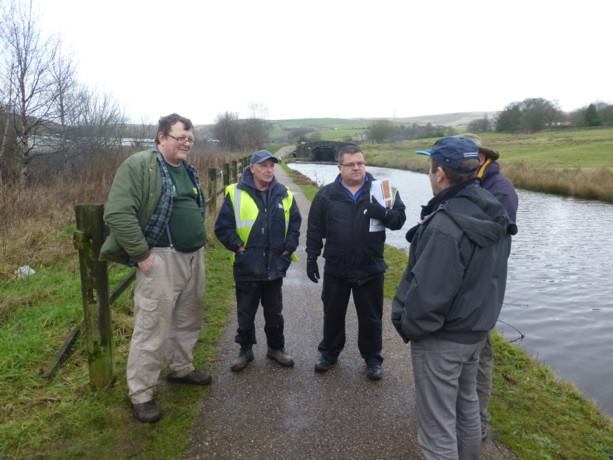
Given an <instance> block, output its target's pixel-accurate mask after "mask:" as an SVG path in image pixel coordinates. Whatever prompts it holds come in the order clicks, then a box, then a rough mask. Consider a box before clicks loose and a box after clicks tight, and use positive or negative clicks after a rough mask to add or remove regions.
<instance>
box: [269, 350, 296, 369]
mask: <svg viewBox="0 0 613 460" xmlns="http://www.w3.org/2000/svg"><path fill="white" fill-rule="evenodd" d="M266 357H267V358H269V359H272V360H273V361H276V362H278V363H279V364H281V366H284V367H294V358H292V357H291V356H290V355H288V354H287V353H285V350H284V349H280V350H273V349H272V348H269V349H268V353H266Z"/></svg>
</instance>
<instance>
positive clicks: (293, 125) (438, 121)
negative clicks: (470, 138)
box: [196, 112, 498, 142]
mask: <svg viewBox="0 0 613 460" xmlns="http://www.w3.org/2000/svg"><path fill="white" fill-rule="evenodd" d="M497 114H498V112H457V113H442V114H435V115H420V116H417V117H396V118H296V119H289V120H268V121H269V122H270V124H271V125H272V129H271V131H270V133H269V135H270V140H271V141H272V142H286V141H287V140H288V139H297V138H298V137H299V136H300V135H312V133H318V134H319V136H320V137H321V139H323V140H339V141H340V140H347V139H354V140H357V139H360V138H361V137H363V133H364V132H365V131H366V130H367V129H368V126H369V125H371V124H372V123H373V122H374V121H376V120H383V119H386V120H390V121H392V122H394V123H397V124H405V125H409V124H414V123H416V124H419V125H427V124H428V123H430V124H432V125H435V126H449V127H452V128H455V129H457V130H462V128H465V127H466V126H467V125H468V124H469V123H470V122H471V121H473V120H477V119H480V118H484V117H486V116H487V117H488V118H489V119H490V120H494V119H495V117H496V115H497ZM212 128H213V125H199V126H197V127H196V129H197V130H198V136H199V137H205V138H208V137H212V136H213V134H212Z"/></svg>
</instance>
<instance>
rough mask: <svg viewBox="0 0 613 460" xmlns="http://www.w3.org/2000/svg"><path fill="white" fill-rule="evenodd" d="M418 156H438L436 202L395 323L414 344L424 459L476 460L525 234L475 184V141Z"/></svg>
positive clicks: (446, 142)
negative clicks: (486, 368)
mask: <svg viewBox="0 0 613 460" xmlns="http://www.w3.org/2000/svg"><path fill="white" fill-rule="evenodd" d="M418 153H423V154H425V155H429V156H430V168H429V177H430V183H431V185H432V191H433V193H434V197H433V198H432V200H430V202H429V203H428V205H427V206H425V207H424V209H423V212H422V216H421V217H422V220H421V222H420V223H419V224H418V226H417V227H415V228H413V229H411V230H410V231H409V233H408V234H407V238H409V239H410V243H411V246H410V252H409V263H408V266H407V269H406V270H405V273H404V275H403V276H402V279H401V281H400V285H399V286H398V289H397V291H396V295H395V297H394V301H393V303H392V322H393V324H394V326H395V327H396V329H397V331H398V333H399V334H400V336H401V337H402V338H403V339H404V340H405V342H408V341H411V360H412V365H413V375H414V379H415V395H416V408H417V421H418V443H419V445H420V447H421V449H422V453H423V455H424V457H425V458H426V459H428V460H434V459H457V458H462V459H475V460H476V459H478V458H479V452H480V444H481V437H480V435H481V430H480V419H479V402H478V398H477V388H476V386H477V366H478V359H479V350H480V349H481V348H482V346H483V342H484V341H485V339H486V337H487V334H488V332H489V331H490V330H491V329H492V328H493V327H494V325H495V324H496V320H497V319H498V315H499V313H500V309H501V307H502V301H503V299H504V292H505V288H506V277H507V258H508V255H509V250H510V244H511V237H510V235H511V234H514V233H515V232H516V231H517V228H516V227H515V224H514V223H513V222H511V221H510V219H509V217H508V215H507V213H506V211H505V210H504V208H503V207H502V205H501V204H500V203H499V202H498V200H497V199H496V198H495V197H494V196H493V195H492V194H491V193H489V192H487V191H486V190H484V189H483V188H481V187H479V185H478V183H477V181H476V179H475V178H474V176H475V172H476V171H477V169H478V167H479V152H478V148H477V145H476V144H475V143H474V142H472V141H470V140H468V139H464V138H456V137H445V138H442V139H439V140H438V141H437V142H436V143H435V144H434V146H433V148H432V149H431V150H427V151H421V152H418Z"/></svg>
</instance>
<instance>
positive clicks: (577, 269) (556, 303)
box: [291, 164, 613, 415]
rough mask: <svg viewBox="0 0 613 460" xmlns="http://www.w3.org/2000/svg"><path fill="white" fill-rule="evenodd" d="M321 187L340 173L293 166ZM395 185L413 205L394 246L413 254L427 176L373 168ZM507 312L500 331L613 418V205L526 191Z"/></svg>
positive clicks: (326, 167)
mask: <svg viewBox="0 0 613 460" xmlns="http://www.w3.org/2000/svg"><path fill="white" fill-rule="evenodd" d="M291 167H292V168H294V169H296V170H298V171H300V172H302V173H303V174H305V175H306V176H308V177H310V178H312V179H314V180H316V181H317V182H318V183H320V184H325V183H328V182H330V181H332V180H333V179H334V178H335V177H336V175H337V174H338V168H337V167H336V166H334V165H313V164H292V165H291ZM368 170H369V171H370V172H371V173H372V174H373V175H374V176H375V177H376V178H378V179H383V178H389V179H390V180H391V181H392V184H393V185H394V186H395V187H397V188H398V190H399V192H400V195H401V197H402V199H403V201H404V202H405V204H406V205H407V222H406V224H405V227H404V228H403V229H402V230H400V231H395V232H388V239H387V241H388V243H389V244H392V245H393V246H396V247H398V248H403V249H405V250H406V249H408V243H407V242H406V240H405V239H404V234H405V232H406V230H408V229H409V228H410V227H411V226H412V225H414V223H415V222H416V221H417V219H418V218H419V213H420V210H421V205H423V204H425V203H427V201H428V200H429V199H430V198H431V196H432V191H431V189H430V183H429V181H428V178H427V176H426V175H425V174H417V173H412V172H409V171H401V170H396V169H388V168H375V167H369V168H368ZM517 224H518V227H519V233H518V234H517V235H516V236H515V237H514V239H513V247H512V252H511V258H510V259H509V277H508V287H507V294H506V297H505V305H504V307H503V309H502V313H501V316H500V319H501V320H502V322H499V324H498V326H497V329H498V330H499V331H500V332H502V334H503V335H505V337H507V338H508V339H510V340H513V339H516V338H517V337H518V335H519V333H518V332H517V329H518V330H520V331H521V332H523V333H524V334H525V338H524V339H523V341H522V342H521V344H522V346H523V347H524V348H526V349H527V350H528V351H529V352H530V353H531V354H532V356H534V357H536V358H537V359H539V360H540V361H542V362H544V363H546V364H547V365H549V366H550V367H551V368H552V369H553V370H554V371H555V372H556V374H557V375H558V376H560V377H561V378H563V379H565V380H569V381H571V382H573V383H575V384H576V385H577V386H578V387H579V389H580V390H581V391H582V392H583V393H584V394H585V395H586V396H587V397H588V398H592V399H594V400H595V401H596V402H597V403H598V405H599V407H600V408H601V409H602V410H603V412H605V413H608V414H609V415H613V385H611V384H610V382H611V380H612V379H613V301H612V300H611V299H613V282H612V280H611V273H612V272H613V261H612V258H611V255H612V250H611V247H610V242H611V237H610V236H609V235H610V234H611V228H613V205H610V204H604V203H598V202H593V201H585V200H577V199H572V198H561V197H556V196H553V195H545V194H541V193H534V192H528V191H523V190H520V191H519V211H518V216H517Z"/></svg>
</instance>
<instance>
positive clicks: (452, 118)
mask: <svg viewBox="0 0 613 460" xmlns="http://www.w3.org/2000/svg"><path fill="white" fill-rule="evenodd" d="M497 115H498V112H458V113H442V114H437V115H420V116H418V117H407V118H396V119H394V121H396V122H399V123H418V124H420V125H425V124H427V123H432V124H433V125H443V126H452V127H454V128H460V127H465V126H467V125H468V124H469V123H470V122H471V121H473V120H478V119H480V118H485V117H487V118H488V119H489V120H494V119H495V118H496V116H497Z"/></svg>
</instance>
